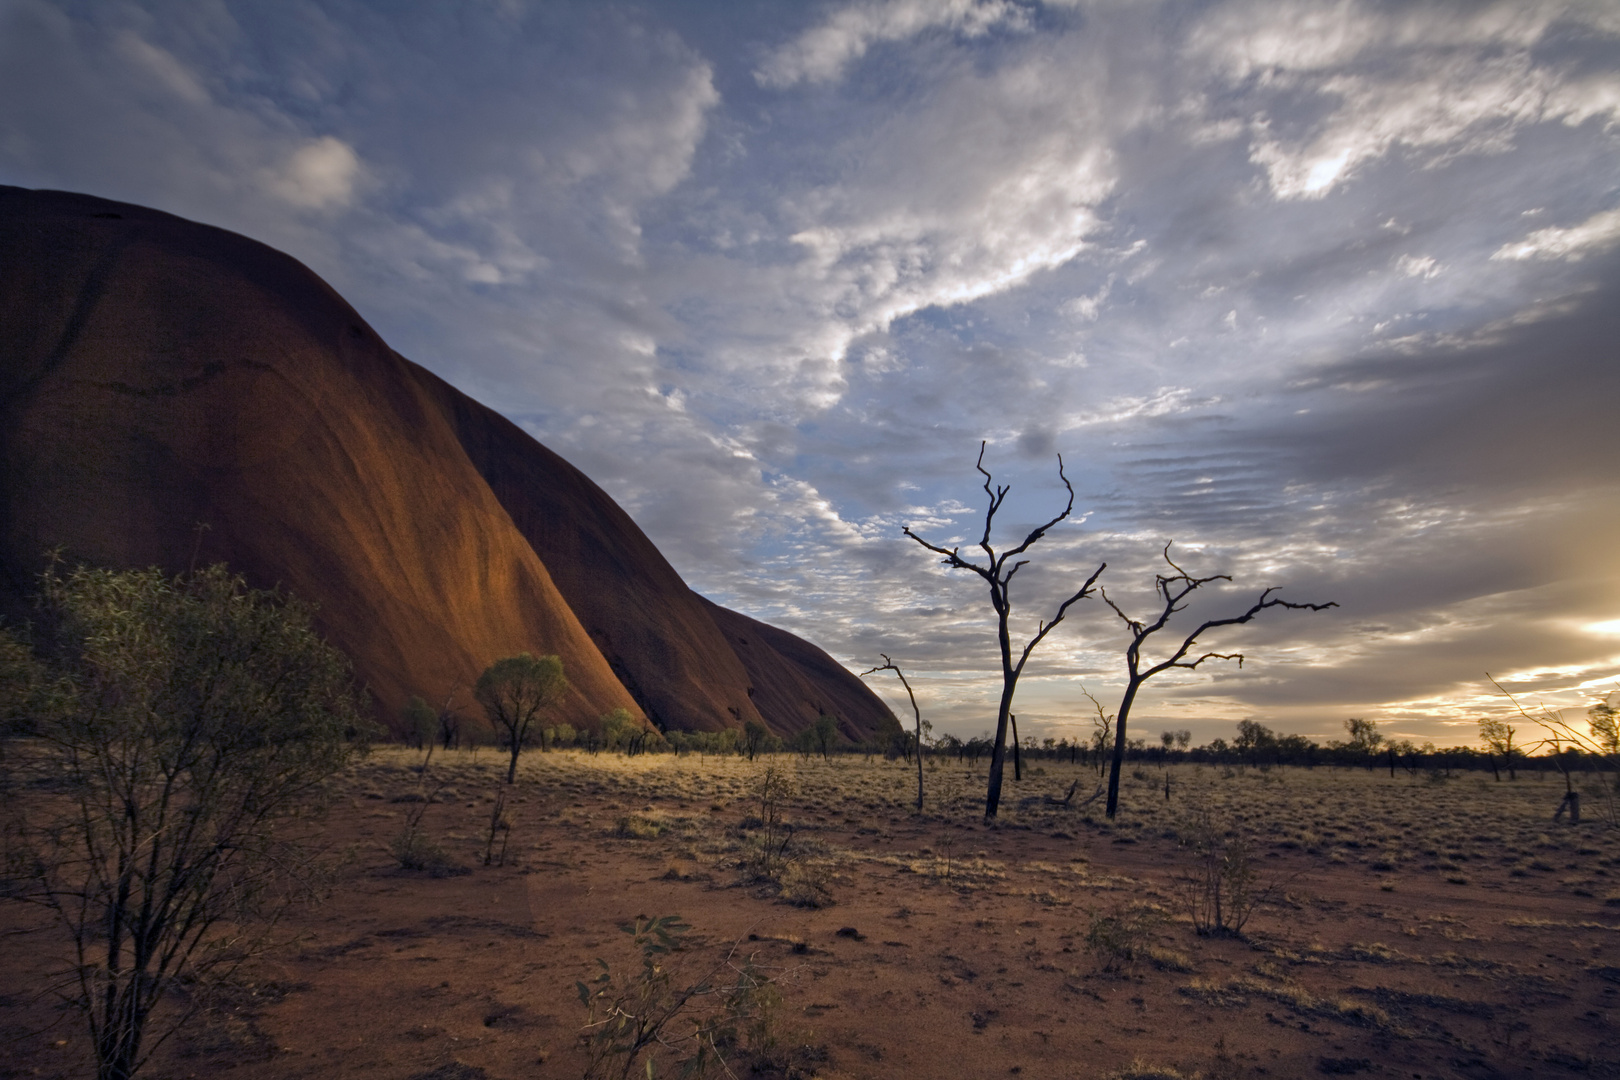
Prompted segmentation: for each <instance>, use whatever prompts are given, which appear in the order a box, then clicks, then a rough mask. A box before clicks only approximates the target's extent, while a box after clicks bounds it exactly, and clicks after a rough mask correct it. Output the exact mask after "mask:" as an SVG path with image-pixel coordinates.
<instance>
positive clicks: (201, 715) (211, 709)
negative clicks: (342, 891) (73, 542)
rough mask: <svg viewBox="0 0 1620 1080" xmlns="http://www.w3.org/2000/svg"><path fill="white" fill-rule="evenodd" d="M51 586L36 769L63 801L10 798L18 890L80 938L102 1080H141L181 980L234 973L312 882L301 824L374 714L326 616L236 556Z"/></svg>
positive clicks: (170, 1027) (78, 961)
mask: <svg viewBox="0 0 1620 1080" xmlns="http://www.w3.org/2000/svg"><path fill="white" fill-rule="evenodd" d="M41 582H42V596H41V604H40V616H41V619H40V621H41V624H42V627H43V630H44V633H43V634H42V637H41V640H42V642H43V651H44V652H45V657H44V659H45V662H46V666H47V668H48V671H49V681H48V685H47V687H46V689H45V690H44V692H43V693H41V694H39V695H38V696H37V697H36V698H35V701H34V704H33V710H34V716H33V724H32V728H33V731H34V733H35V734H36V735H37V737H38V741H37V743H35V744H34V746H35V750H36V752H35V753H33V754H31V755H30V759H29V761H28V762H27V764H30V765H32V766H34V767H36V768H38V769H39V770H40V773H41V777H42V778H47V779H49V780H50V782H51V783H52V785H53V790H55V791H58V792H60V793H61V795H60V797H52V798H47V799H38V800H30V801H28V802H26V803H23V802H21V801H18V800H8V802H7V805H6V810H7V811H8V812H9V813H11V814H14V815H16V817H15V818H14V820H13V822H12V827H13V828H14V829H15V830H16V833H15V835H19V836H20V837H21V838H22V843H23V845H24V852H23V853H24V854H25V855H26V861H27V865H29V866H30V867H31V883H30V885H29V887H28V888H27V890H25V891H24V892H23V893H22V895H21V898H22V899H25V900H32V901H34V902H36V903H39V904H41V905H43V906H44V907H45V908H47V909H48V910H50V911H51V912H52V913H53V914H54V915H55V917H56V920H57V922H58V923H59V925H61V926H62V927H63V928H64V929H65V930H66V931H67V935H68V938H69V940H70V942H71V946H72V949H73V957H74V958H73V963H72V967H71V970H72V973H73V977H74V982H73V984H72V985H73V989H72V990H70V991H69V992H68V995H67V996H68V998H69V1000H70V1001H71V1002H72V1003H73V1004H74V1005H76V1006H77V1007H78V1008H79V1010H80V1012H81V1013H82V1015H83V1016H84V1017H85V1018H86V1020H87V1021H88V1024H89V1029H90V1036H91V1040H92V1042H93V1044H94V1047H95V1055H96V1063H97V1066H96V1075H97V1077H98V1078H99V1080H128V1078H129V1077H131V1076H133V1075H135V1073H136V1071H137V1070H138V1069H140V1068H141V1066H142V1065H143V1064H144V1063H145V1062H146V1060H147V1059H148V1058H149V1057H150V1055H151V1053H152V1051H153V1050H154V1049H155V1048H156V1047H157V1046H158V1045H159V1044H161V1043H162V1042H163V1041H164V1039H165V1038H167V1037H168V1036H169V1035H170V1034H172V1033H173V1031H174V1030H175V1029H176V1028H178V1027H179V1025H180V1024H181V1023H183V1022H184V1020H185V1019H186V1018H187V1017H188V1016H189V1015H190V1012H189V1010H188V1008H181V1009H179V1010H178V1011H177V1012H174V1013H171V1014H170V1015H169V1016H168V1018H167V1021H168V1022H167V1023H166V1025H165V1026H164V1027H163V1028H162V1029H161V1030H160V1031H157V1032H156V1035H155V1037H153V1034H154V1033H153V1031H152V1030H149V1021H150V1020H151V1018H152V1016H153V1013H154V1010H156V1009H157V1008H158V1006H159V1005H160V1003H162V1002H163V1001H164V1000H165V997H166V995H167V994H168V992H169V990H170V989H171V988H172V987H174V986H175V985H176V984H177V983H181V982H184V983H187V984H190V985H192V986H193V987H194V988H197V987H205V986H206V985H207V984H208V982H209V981H210V980H211V979H214V978H218V977H221V976H224V975H226V974H228V973H229V972H230V971H231V970H233V969H234V968H235V967H236V965H238V964H239V963H240V962H241V961H242V960H243V959H244V958H245V957H246V956H248V955H250V954H251V953H252V952H253V951H254V949H255V947H257V946H258V945H259V944H262V942H263V941H264V934H265V931H266V929H267V928H268V927H269V926H270V925H273V923H274V920H275V917H276V915H277V913H278V912H279V910H280V909H281V908H282V907H283V906H284V905H285V904H287V903H288V902H290V901H291V900H292V899H295V898H296V897H297V896H298V895H299V894H300V891H301V890H300V889H298V888H297V886H299V885H307V884H309V883H311V880H312V878H313V876H314V875H315V870H316V868H317V866H316V860H315V857H314V855H313V854H312V853H311V850H310V848H309V846H308V845H307V843H304V842H301V841H302V840H303V839H305V838H302V837H300V835H299V830H298V829H297V828H296V827H295V825H296V822H297V820H299V819H300V817H301V816H302V815H303V812H304V811H305V810H306V809H307V808H308V807H309V806H310V805H311V804H312V801H313V800H314V799H315V798H316V797H317V796H318V795H319V794H320V791H321V787H322V784H323V782H324V781H325V780H326V779H327V778H328V777H329V776H331V775H332V774H333V773H334V772H336V771H338V770H339V769H341V768H342V767H343V766H344V765H345V764H346V763H347V762H348V761H349V760H350V758H351V756H352V755H353V754H354V753H355V751H356V743H355V736H356V735H357V733H360V732H363V731H364V729H365V726H366V725H365V724H364V723H363V721H362V720H361V698H360V694H359V692H358V691H357V690H355V688H354V686H353V682H352V679H351V675H350V669H349V663H348V660H347V659H346V658H345V657H344V656H343V655H342V654H341V653H339V652H338V651H337V650H336V649H334V648H332V647H331V646H330V645H328V644H326V642H324V641H322V640H321V638H320V637H319V635H317V634H316V632H315V631H314V629H313V627H312V626H311V621H310V616H311V611H312V609H311V608H310V607H309V606H308V605H305V604H302V603H299V602H298V601H296V600H293V599H291V598H288V597H286V596H284V595H281V594H278V593H269V592H260V591H257V590H251V589H249V588H247V586H246V585H245V583H244V582H243V581H242V579H241V578H238V577H235V576H233V575H231V574H230V573H229V572H227V571H226V569H225V568H224V567H222V566H214V567H210V568H209V569H206V570H203V571H200V572H197V573H194V574H190V575H186V576H184V577H177V578H170V577H166V576H165V575H164V574H163V573H162V572H161V571H159V570H157V569H151V570H139V571H111V570H91V569H86V568H84V567H80V568H78V569H76V570H73V571H72V572H71V573H69V574H68V575H67V576H66V577H63V576H61V575H60V573H59V571H58V569H57V568H56V567H54V566H53V567H52V568H51V569H50V570H48V571H47V572H46V574H45V575H44V576H43V578H42V579H41ZM13 688H14V687H13ZM40 751H42V752H40ZM188 997H189V999H190V1001H191V1002H192V1003H193V1004H192V1005H191V1006H190V1009H194V1008H195V1007H196V1006H195V1003H196V1002H197V1001H198V1000H199V995H198V994H196V993H192V994H190V995H188Z"/></svg>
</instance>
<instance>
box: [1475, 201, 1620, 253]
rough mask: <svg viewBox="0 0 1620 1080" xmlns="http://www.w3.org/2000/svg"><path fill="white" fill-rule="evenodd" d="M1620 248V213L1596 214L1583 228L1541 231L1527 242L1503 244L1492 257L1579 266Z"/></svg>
mask: <svg viewBox="0 0 1620 1080" xmlns="http://www.w3.org/2000/svg"><path fill="white" fill-rule="evenodd" d="M1616 244H1620V210H1605V211H1603V212H1602V213H1598V214H1593V215H1592V216H1591V217H1589V218H1587V219H1586V220H1585V221H1583V222H1581V223H1580V224H1579V225H1571V226H1569V227H1568V228H1563V229H1561V228H1556V227H1553V228H1546V229H1537V230H1536V231H1535V232H1533V233H1531V234H1530V235H1528V236H1526V237H1525V238H1524V239H1523V240H1520V241H1518V242H1517V243H1513V244H1503V245H1502V246H1501V247H1499V248H1497V249H1496V251H1495V253H1494V254H1492V255H1491V258H1492V259H1493V260H1495V259H1511V260H1514V261H1523V260H1525V259H1567V260H1569V261H1571V262H1578V261H1580V260H1581V259H1583V258H1585V257H1586V256H1587V255H1592V254H1597V253H1599V252H1603V251H1607V250H1608V249H1609V248H1612V247H1614V246H1615V245H1616Z"/></svg>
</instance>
